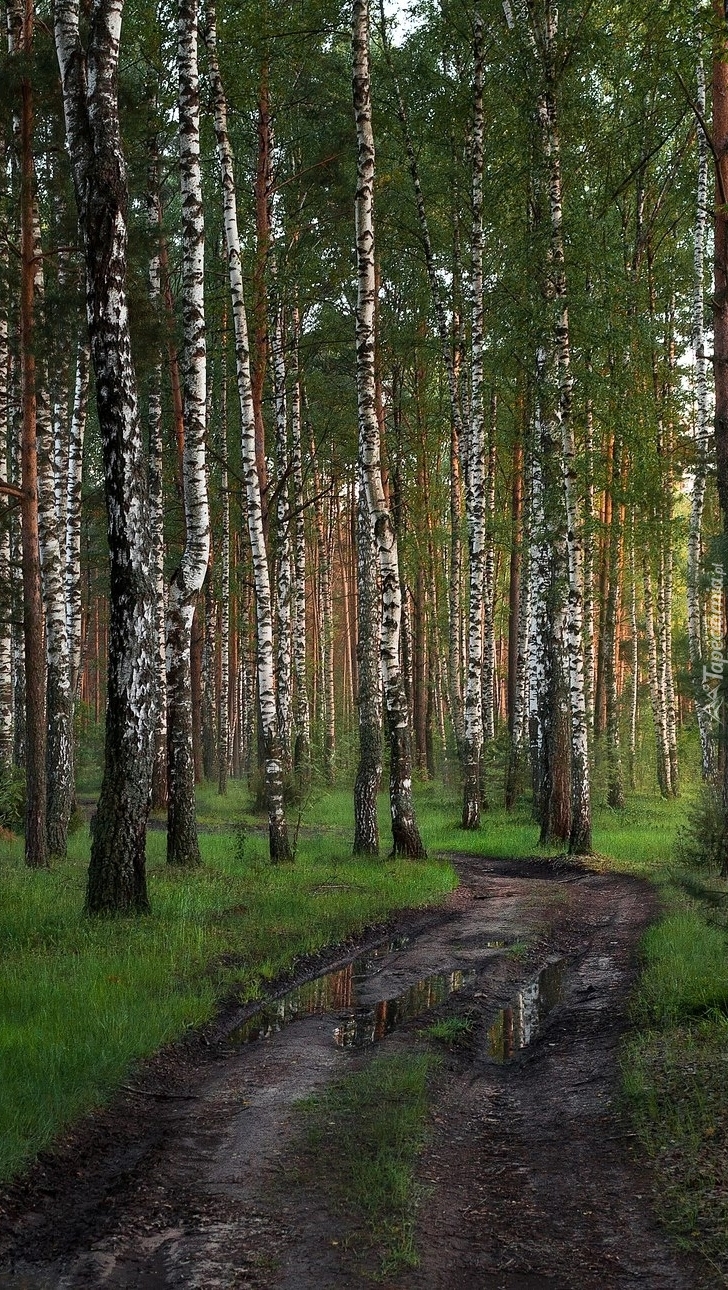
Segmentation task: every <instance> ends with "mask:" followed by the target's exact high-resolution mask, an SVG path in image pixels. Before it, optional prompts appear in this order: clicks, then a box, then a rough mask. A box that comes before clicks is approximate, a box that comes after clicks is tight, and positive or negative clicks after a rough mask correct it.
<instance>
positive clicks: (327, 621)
mask: <svg viewBox="0 0 728 1290" xmlns="http://www.w3.org/2000/svg"><path fill="white" fill-rule="evenodd" d="M311 463H312V465H313V490H314V504H313V513H314V521H315V526H316V550H317V554H318V575H319V576H318V586H319V596H320V602H321V633H320V652H321V677H320V685H321V690H320V712H321V732H322V741H323V768H324V779H325V781H326V783H327V784H329V785H333V784H334V782H335V780H336V712H335V708H334V606H333V599H332V588H331V560H330V558H329V541H328V532H327V527H328V526H327V523H326V512H325V509H324V503H325V501H326V498H325V497H324V489H323V482H322V478H321V472H320V470H319V468H318V461H317V455H316V444H315V443H314V440H313V439H311Z"/></svg>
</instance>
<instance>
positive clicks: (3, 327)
mask: <svg viewBox="0 0 728 1290" xmlns="http://www.w3.org/2000/svg"><path fill="white" fill-rule="evenodd" d="M6 176H7V158H6V147H5V135H4V132H3V127H2V124H0V217H2V216H3V215H6V214H7V212H8V210H9V206H10V203H9V201H8V200H7V194H6V192H5V180H6ZM7 271H8V256H7V250H6V247H5V244H4V243H2V242H0V479H3V480H6V481H7V480H9V479H10V471H9V470H8V466H9V461H8V431H9V425H10V415H9V413H10V399H9V385H8V377H9V370H10V349H9V345H8V310H7V304H6V296H5V288H6V282H7ZM10 554H11V550H10V516H9V514H8V505H7V500H6V498H5V496H4V495H3V496H0V588H2V590H1V591H0V775H2V774H4V773H5V772H7V771H8V770H9V769H10V767H11V766H12V763H13V738H14V732H13V634H12V610H13V598H12V567H11V563H10Z"/></svg>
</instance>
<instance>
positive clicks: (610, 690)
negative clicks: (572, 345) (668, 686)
mask: <svg viewBox="0 0 728 1290" xmlns="http://www.w3.org/2000/svg"><path fill="white" fill-rule="evenodd" d="M621 453H622V449H621V445H620V444H619V441H618V440H617V439H616V438H615V441H614V455H613V465H612V487H613V488H616V487H619V483H620V478H621ZM612 514H613V516H614V517H615V518H616V519H617V521H618V522H616V523H613V524H612V527H611V531H610V535H609V557H608V558H609V594H608V596H607V604H606V612H605V617H604V631H605V647H604V657H605V668H604V689H605V693H606V700H607V805H608V806H611V807H613V808H614V809H616V810H622V809H623V808H624V774H623V771H622V754H621V748H620V729H619V727H620V721H619V695H618V693H617V649H618V643H619V642H618V625H619V598H620V590H621V585H620V584H621V579H620V567H621V552H622V527H623V523H622V521H623V508H619V507H618V506H617V501H616V498H614V497H613V498H612Z"/></svg>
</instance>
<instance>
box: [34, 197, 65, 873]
mask: <svg viewBox="0 0 728 1290" xmlns="http://www.w3.org/2000/svg"><path fill="white" fill-rule="evenodd" d="M33 224H34V243H35V248H34V276H35V283H34V295H35V303H36V308H40V307H41V306H42V302H43V300H44V297H45V281H44V272H43V247H42V244H41V235H40V221H39V219H38V214H37V210H36V211H34V216H33ZM65 416H66V409H65V407H64V410H63V417H64V420H65ZM36 431H37V439H36V442H37V454H38V538H39V541H40V560H41V585H42V589H43V609H44V619H45V640H46V836H47V842H48V858H49V861H51V860H53V859H59V860H64V859H65V857H66V853H67V850H68V822H69V819H70V817H71V810H72V807H73V788H74V785H73V696H72V693H71V680H70V673H69V651H68V636H67V632H66V603H65V598H64V590H65V586H64V581H65V580H64V572H65V570H64V559H63V557H62V555H61V543H60V525H59V519H58V510H57V501H58V498H57V482H58V481H57V476H56V470H55V442H54V432H53V420H52V416H51V406H50V400H49V396H48V383H47V374H46V366H45V363H44V362H43V361H42V360H39V359H38V358H36ZM59 437H61V438H62V437H63V436H62V434H59ZM65 473H66V472H65V471H64V472H63V474H64V476H65ZM64 493H65V488H64ZM63 509H64V510H65V496H64V506H63ZM64 537H65V533H64ZM64 555H65V550H64Z"/></svg>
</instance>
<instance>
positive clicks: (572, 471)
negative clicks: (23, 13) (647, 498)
mask: <svg viewBox="0 0 728 1290" xmlns="http://www.w3.org/2000/svg"><path fill="white" fill-rule="evenodd" d="M557 21H558V19H557V16H556V10H555V7H554V6H553V5H552V3H551V0H547V4H546V18H545V27H544V72H545V75H546V79H547V84H548V86H549V88H548V90H547V92H546V93H544V94H542V95H541V97H540V99H539V109H538V111H539V121H540V126H541V132H542V141H543V151H544V158H545V160H546V163H547V166H548V184H549V210H550V218H551V242H550V246H551V263H550V265H549V278H550V289H551V292H552V300H553V307H554V345H555V350H556V362H557V367H558V387H559V388H558V412H557V416H558V421H559V425H560V431H561V454H562V472H563V480H564V497H565V504H566V539H567V556H568V575H569V613H568V624H567V636H566V649H567V657H568V671H569V701H570V716H571V722H570V724H571V762H572V764H571V832H570V837H569V850H570V852H572V854H576V855H584V854H588V853H589V851H591V845H592V841H591V795H590V787H589V739H588V724H587V714H586V695H585V687H584V640H583V597H584V586H583V563H584V552H583V543H584V534H583V517H582V513H581V504H580V498H579V491H578V474H577V468H576V441H575V436H574V426H573V418H572V397H573V377H572V375H571V345H570V337H569V310H568V300H567V283H566V271H565V263H564V232H563V202H562V181H561V144H560V136H559V129H558V117H557V103H556V97H555V90H554V89H553V85H554V79H553V78H554V59H555V39H556V27H557Z"/></svg>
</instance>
